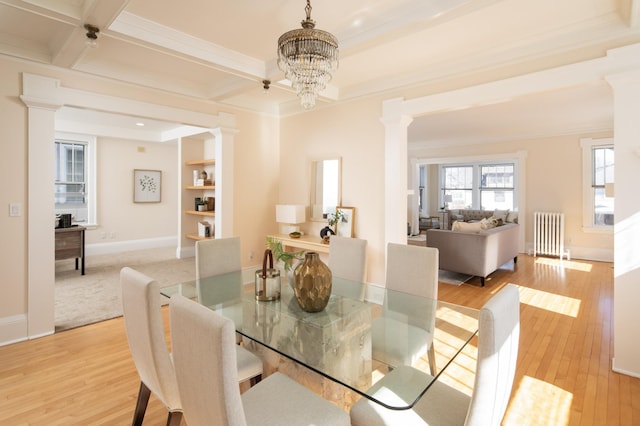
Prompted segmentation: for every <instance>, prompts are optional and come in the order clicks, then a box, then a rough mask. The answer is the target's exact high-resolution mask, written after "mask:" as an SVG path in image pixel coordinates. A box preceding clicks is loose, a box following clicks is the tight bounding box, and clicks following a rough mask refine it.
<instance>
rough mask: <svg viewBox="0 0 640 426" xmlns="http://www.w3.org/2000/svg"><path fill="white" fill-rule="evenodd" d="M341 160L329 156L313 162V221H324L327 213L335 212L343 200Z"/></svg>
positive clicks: (311, 208) (310, 208) (311, 215)
mask: <svg viewBox="0 0 640 426" xmlns="http://www.w3.org/2000/svg"><path fill="white" fill-rule="evenodd" d="M340 169H341V161H340V158H329V159H323V160H315V161H312V162H311V204H310V207H309V216H310V219H311V220H312V221H324V220H326V218H327V214H329V213H334V212H335V211H336V206H339V205H340V202H341V186H342V184H341V173H340Z"/></svg>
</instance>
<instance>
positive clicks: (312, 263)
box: [293, 251, 331, 312]
mask: <svg viewBox="0 0 640 426" xmlns="http://www.w3.org/2000/svg"><path fill="white" fill-rule="evenodd" d="M293 290H294V292H295V295H296V300H297V301H298V305H300V307H301V308H302V310H303V311H306V312H320V311H321V310H323V309H324V308H325V307H326V306H327V303H329V297H331V270H330V269H329V267H328V266H327V265H325V264H324V263H323V262H322V260H320V256H319V255H318V253H316V252H312V251H310V252H307V253H305V255H304V260H303V261H302V262H300V263H299V264H298V266H297V267H296V269H295V271H294V272H293Z"/></svg>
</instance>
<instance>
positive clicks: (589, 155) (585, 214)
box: [580, 138, 615, 233]
mask: <svg viewBox="0 0 640 426" xmlns="http://www.w3.org/2000/svg"><path fill="white" fill-rule="evenodd" d="M580 148H581V149H582V230H583V232H586V233H613V227H614V224H613V223H612V224H611V225H597V224H596V223H595V207H596V206H595V202H594V201H595V190H596V188H601V187H602V186H601V185H599V186H597V185H595V183H594V182H595V174H594V156H593V152H594V149H596V148H612V149H613V150H614V163H613V164H614V165H613V166H614V167H615V147H614V143H613V138H600V139H593V138H583V139H580ZM611 183H613V182H611ZM613 212H614V213H613V214H614V223H615V204H614V210H613Z"/></svg>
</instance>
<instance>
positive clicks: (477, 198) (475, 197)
mask: <svg viewBox="0 0 640 426" xmlns="http://www.w3.org/2000/svg"><path fill="white" fill-rule="evenodd" d="M502 165H509V166H512V167H513V188H498V189H505V190H509V191H512V193H513V206H512V208H510V209H509V210H511V211H518V200H519V198H518V197H519V195H518V187H517V186H518V183H519V176H518V173H519V170H518V169H519V167H518V161H517V160H514V159H505V160H500V159H491V160H486V161H472V162H459V163H457V162H456V163H447V164H441V165H439V173H438V175H439V179H440V182H439V183H438V184H439V187H440V190H439V191H438V203H439V205H440V206H444V205H445V201H444V199H445V198H444V197H445V191H446V188H445V187H444V183H445V168H451V167H472V168H473V172H472V176H473V181H472V188H471V207H469V208H470V209H474V210H479V209H481V208H482V206H481V205H480V203H481V196H482V190H483V187H482V186H481V184H482V175H481V171H482V167H487V166H502ZM484 189H486V190H495V189H496V188H484ZM453 210H457V209H455V208H454V209H453Z"/></svg>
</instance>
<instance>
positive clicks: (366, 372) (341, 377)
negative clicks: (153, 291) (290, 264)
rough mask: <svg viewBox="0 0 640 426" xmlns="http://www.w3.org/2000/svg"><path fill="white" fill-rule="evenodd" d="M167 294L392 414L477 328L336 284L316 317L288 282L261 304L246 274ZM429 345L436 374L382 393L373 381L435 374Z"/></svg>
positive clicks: (444, 312) (470, 318)
mask: <svg viewBox="0 0 640 426" xmlns="http://www.w3.org/2000/svg"><path fill="white" fill-rule="evenodd" d="M161 293H162V294H163V295H165V296H167V297H171V296H172V295H174V294H182V295H184V296H185V297H188V298H192V299H195V300H196V301H198V302H199V303H200V304H202V305H205V306H207V307H209V308H210V309H212V310H214V311H216V312H218V313H219V314H221V315H223V316H225V317H227V318H230V319H231V320H232V321H233V322H234V324H235V328H236V331H237V332H238V333H240V334H242V335H243V336H245V337H247V338H249V339H251V340H254V341H255V342H257V343H259V344H262V345H264V346H265V347H267V348H269V349H271V350H273V351H276V352H277V353H279V354H281V355H283V356H285V357H287V358H289V359H291V360H293V361H295V362H296V363H299V364H302V365H304V366H306V367H307V368H310V369H311V370H313V371H315V372H317V373H319V374H321V375H322V376H324V377H326V378H328V379H330V380H332V381H334V382H337V383H339V384H341V385H343V386H346V387H347V388H349V389H351V390H353V391H355V392H356V393H358V394H360V395H362V396H364V397H366V398H369V399H371V400H373V401H375V402H377V403H379V404H381V405H383V406H385V407H387V408H392V409H407V408H411V407H412V406H413V404H414V403H415V402H416V401H417V400H418V399H419V397H420V396H421V395H422V394H423V393H424V392H426V391H427V390H428V389H429V387H430V386H431V384H432V383H433V381H434V380H436V379H437V378H438V376H439V375H440V373H442V371H443V370H444V369H445V368H446V367H447V366H448V365H449V364H450V363H451V361H452V360H453V358H454V357H455V356H456V355H457V354H458V353H459V352H460V351H461V350H462V349H463V348H464V346H465V345H466V344H467V343H468V342H469V340H471V338H472V337H473V336H474V335H475V333H476V332H477V329H478V311H477V310H475V309H470V308H466V307H463V306H458V305H454V304H450V303H446V302H442V301H438V300H434V299H428V298H424V297H419V296H415V295H411V294H406V293H401V292H397V291H391V290H387V289H384V288H381V287H377V286H367V285H365V284H362V283H358V282H353V281H348V280H343V279H340V278H337V277H334V278H333V289H332V295H331V298H330V299H329V304H328V305H327V307H326V308H325V309H324V310H323V311H321V312H317V313H309V312H305V311H303V310H302V309H301V308H300V307H299V306H298V303H297V301H296V298H295V294H294V292H293V289H292V288H291V287H290V286H289V285H288V283H286V281H284V280H283V283H282V287H281V297H280V299H279V300H276V301H256V300H255V295H254V285H253V283H251V284H246V285H245V284H243V282H242V274H241V273H240V272H233V273H230V274H224V275H217V276H213V277H207V278H203V279H200V280H194V281H189V282H185V283H179V284H175V285H172V286H168V287H164V288H162V289H161ZM364 293H366V294H367V297H366V300H365V298H363V297H362V296H361V295H362V294H364ZM429 344H431V347H432V348H433V349H432V350H433V354H434V357H433V359H434V360H435V362H434V364H435V366H434V367H435V368H434V369H433V374H417V375H416V376H415V377H417V379H416V378H413V379H412V380H411V381H409V382H408V383H407V384H406V386H405V385H403V387H404V388H405V389H403V395H402V398H400V399H399V398H398V397H397V395H393V396H389V395H387V394H386V393H385V392H379V391H376V386H375V382H377V381H378V380H379V379H380V378H381V377H383V376H384V375H385V374H386V373H387V372H389V371H391V370H392V369H394V368H397V367H401V366H410V367H412V368H415V369H416V370H420V371H423V373H428V372H431V371H430V362H425V361H424V360H426V359H427V355H426V349H427V348H428V347H429ZM422 355H424V357H422ZM429 355H431V354H429ZM429 359H432V358H431V356H429Z"/></svg>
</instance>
